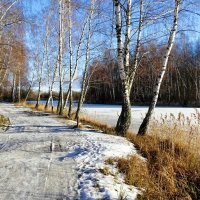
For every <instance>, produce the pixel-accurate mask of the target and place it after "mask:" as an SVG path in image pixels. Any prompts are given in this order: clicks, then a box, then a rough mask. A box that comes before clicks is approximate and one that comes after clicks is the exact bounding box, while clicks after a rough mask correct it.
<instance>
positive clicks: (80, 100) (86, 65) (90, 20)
mask: <svg viewBox="0 0 200 200" xmlns="http://www.w3.org/2000/svg"><path fill="white" fill-rule="evenodd" d="M93 12H94V0H91V5H90V13H89V21H88V38H87V44H86V57H85V68H84V74H83V80H82V86H81V94H80V98H79V102H78V107H77V111H76V116H75V118H76V120H77V125H76V126H77V127H78V126H79V114H80V111H81V107H82V105H83V102H84V96H85V91H86V81H87V69H88V64H89V60H90V42H91V22H92V15H93Z"/></svg>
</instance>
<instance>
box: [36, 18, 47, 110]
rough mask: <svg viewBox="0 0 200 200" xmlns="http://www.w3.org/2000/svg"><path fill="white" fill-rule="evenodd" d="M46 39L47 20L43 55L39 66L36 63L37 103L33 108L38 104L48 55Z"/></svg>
mask: <svg viewBox="0 0 200 200" xmlns="http://www.w3.org/2000/svg"><path fill="white" fill-rule="evenodd" d="M48 38H49V19H47V20H46V25H45V38H44V41H43V55H42V62H41V65H40V62H39V61H38V94H37V101H36V105H35V108H38V107H39V102H40V95H41V85H42V77H43V71H44V67H45V64H46V61H47V54H48ZM37 59H39V58H37Z"/></svg>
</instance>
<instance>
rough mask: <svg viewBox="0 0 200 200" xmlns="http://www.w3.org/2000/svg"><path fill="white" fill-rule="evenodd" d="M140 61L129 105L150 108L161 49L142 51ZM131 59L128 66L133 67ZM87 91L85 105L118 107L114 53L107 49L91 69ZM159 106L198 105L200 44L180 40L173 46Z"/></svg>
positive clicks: (119, 99)
mask: <svg viewBox="0 0 200 200" xmlns="http://www.w3.org/2000/svg"><path fill="white" fill-rule="evenodd" d="M141 56H142V60H141V62H140V64H139V67H138V70H137V73H136V77H135V80H134V84H133V88H132V91H131V102H132V103H133V102H134V103H138V104H141V105H144V104H149V102H150V100H151V98H152V94H153V88H154V87H153V86H154V85H155V81H156V77H157V76H158V73H159V70H160V69H159V67H160V66H161V57H162V56H163V47H160V46H159V45H158V44H156V43H151V44H148V45H146V46H145V45H144V46H143V47H142V48H141ZM133 58H134V55H133V54H132V55H131V58H130V60H131V61H130V62H131V63H133ZM89 74H90V76H91V78H90V80H89V89H88V94H87V98H86V101H87V102H90V103H116V102H117V103H121V101H122V99H121V84H120V81H119V73H118V67H117V60H116V55H115V53H114V51H112V50H109V49H107V50H106V51H105V53H104V56H103V57H102V58H100V59H98V60H95V61H94V62H93V64H92V65H91V66H90V70H89ZM158 103H159V104H161V105H181V106H199V105H200V42H199V43H196V44H195V45H192V44H190V43H188V42H187V39H186V38H185V37H184V36H183V37H182V38H181V40H180V41H179V42H178V43H177V44H176V45H175V46H174V48H173V52H172V54H171V56H170V59H169V63H168V68H167V72H166V75H165V77H164V80H163V83H162V86H161V90H160V95H159V101H158Z"/></svg>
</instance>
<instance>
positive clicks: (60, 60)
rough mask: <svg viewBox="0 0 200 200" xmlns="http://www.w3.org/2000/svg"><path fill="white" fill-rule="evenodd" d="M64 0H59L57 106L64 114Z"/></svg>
mask: <svg viewBox="0 0 200 200" xmlns="http://www.w3.org/2000/svg"><path fill="white" fill-rule="evenodd" d="M63 5H64V2H63V0H59V48H58V60H57V63H58V69H59V70H58V71H59V101H58V106H57V113H58V114H59V115H62V114H63V108H64V97H63V66H62V65H63V43H64V29H63V21H64V19H63V17H64V15H63V11H64V9H63Z"/></svg>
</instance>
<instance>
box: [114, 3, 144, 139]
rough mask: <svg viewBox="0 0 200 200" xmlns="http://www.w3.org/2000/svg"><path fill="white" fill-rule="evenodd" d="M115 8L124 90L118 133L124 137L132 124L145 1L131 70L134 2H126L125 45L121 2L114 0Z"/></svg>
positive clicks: (120, 69) (119, 69) (119, 63)
mask: <svg viewBox="0 0 200 200" xmlns="http://www.w3.org/2000/svg"><path fill="white" fill-rule="evenodd" d="M113 2H114V7H115V19H116V22H115V25H116V27H115V29H116V37H117V53H118V57H117V61H118V71H119V76H120V80H121V88H122V91H121V93H122V110H121V113H120V116H119V118H118V121H117V125H116V128H115V130H116V132H117V134H118V135H121V136H124V135H125V133H126V131H127V130H128V128H129V126H130V123H131V102H130V91H131V88H132V83H133V79H134V74H135V72H136V70H137V66H138V59H139V51H140V37H141V31H142V21H143V17H142V15H143V0H140V17H139V29H138V35H137V44H136V48H135V59H134V64H133V66H134V67H133V68H130V39H131V11H132V1H131V0H127V1H126V22H125V26H126V31H125V36H124V37H125V42H124V44H123V27H122V17H121V12H122V10H121V2H120V0H113Z"/></svg>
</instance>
